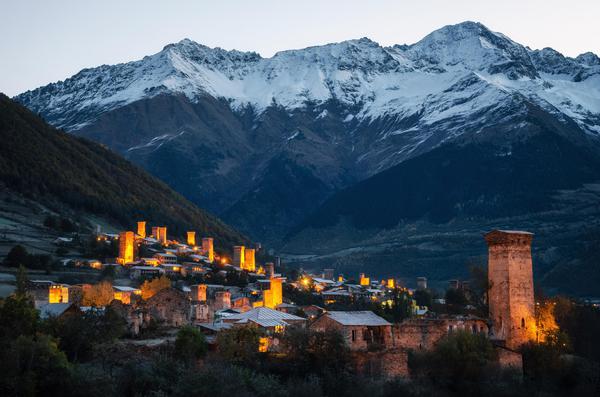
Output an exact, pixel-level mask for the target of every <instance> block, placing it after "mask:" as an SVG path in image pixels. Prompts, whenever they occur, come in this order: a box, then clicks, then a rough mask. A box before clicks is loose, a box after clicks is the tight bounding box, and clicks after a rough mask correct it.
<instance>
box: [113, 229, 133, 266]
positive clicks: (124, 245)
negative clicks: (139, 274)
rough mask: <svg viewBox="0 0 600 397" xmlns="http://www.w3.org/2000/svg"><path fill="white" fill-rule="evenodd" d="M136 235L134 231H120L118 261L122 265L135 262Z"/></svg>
mask: <svg viewBox="0 0 600 397" xmlns="http://www.w3.org/2000/svg"><path fill="white" fill-rule="evenodd" d="M134 237H135V236H134V234H133V232H121V233H119V258H118V259H117V261H118V262H119V263H120V264H122V265H124V264H126V263H130V262H133V255H134V253H133V244H134V242H135V239H134Z"/></svg>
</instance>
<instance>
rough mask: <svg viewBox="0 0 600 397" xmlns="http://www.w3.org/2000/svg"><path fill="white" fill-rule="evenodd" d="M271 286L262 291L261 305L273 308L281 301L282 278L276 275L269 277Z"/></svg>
mask: <svg viewBox="0 0 600 397" xmlns="http://www.w3.org/2000/svg"><path fill="white" fill-rule="evenodd" d="M270 281H271V286H270V287H269V289H268V290H266V291H264V292H263V306H264V307H268V308H270V309H275V308H276V307H277V306H278V305H280V304H282V303H283V292H282V280H281V279H280V278H278V277H271V280H270Z"/></svg>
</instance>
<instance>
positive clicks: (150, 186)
mask: <svg viewBox="0 0 600 397" xmlns="http://www.w3.org/2000/svg"><path fill="white" fill-rule="evenodd" d="M0 140H1V142H2V144H1V145H0V184H2V186H3V190H5V191H6V190H8V191H13V192H16V193H19V194H23V195H24V196H26V197H29V198H30V199H32V200H35V201H38V202H41V203H45V204H49V205H51V206H53V207H54V208H61V207H63V208H67V209H70V210H76V211H81V212H85V213H89V214H94V215H97V216H101V217H105V218H107V219H110V220H113V221H114V222H115V223H117V224H120V225H121V226H122V227H129V228H131V227H133V225H134V222H135V221H137V220H147V221H148V222H149V224H161V225H168V226H169V233H170V235H173V236H177V235H180V236H181V235H183V233H184V232H185V231H186V230H189V229H193V230H198V232H199V233H201V234H202V235H211V236H214V237H215V240H216V242H218V243H219V244H222V245H224V246H227V245H232V244H235V243H239V242H242V241H244V240H245V237H243V236H242V235H241V234H239V233H238V232H236V231H235V230H233V229H232V228H230V227H229V226H227V225H225V224H224V223H223V222H221V221H220V220H218V219H217V218H215V217H213V216H212V215H209V214H207V213H206V212H204V211H203V210H201V209H199V208H198V207H196V206H195V205H193V204H192V203H190V202H189V201H187V200H186V199H184V198H183V197H181V196H180V195H179V194H177V193H175V192H174V191H173V190H171V189H170V188H168V187H167V186H166V185H165V184H164V183H162V182H159V181H157V180H156V179H155V178H154V177H152V176H150V175H149V174H148V173H146V172H145V171H143V170H141V169H140V168H138V167H136V166H134V165H132V164H131V163H129V162H128V161H126V160H124V159H123V158H121V157H119V156H118V155H116V154H114V153H113V152H111V151H110V150H108V149H106V148H104V147H102V146H100V145H98V144H96V143H93V142H90V141H88V140H86V139H83V138H77V137H74V136H71V135H69V134H67V133H64V132H61V131H57V130H56V129H54V128H53V127H50V126H49V125H48V124H46V123H45V122H44V120H42V119H41V118H39V117H38V116H36V115H34V114H33V113H31V111H29V110H27V109H26V108H25V107H23V106H22V105H19V104H17V103H15V102H13V101H11V100H10V99H9V98H7V97H6V96H4V95H2V94H0Z"/></svg>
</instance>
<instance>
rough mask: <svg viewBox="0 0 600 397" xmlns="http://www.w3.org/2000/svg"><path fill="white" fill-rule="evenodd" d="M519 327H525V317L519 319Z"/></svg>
mask: <svg viewBox="0 0 600 397" xmlns="http://www.w3.org/2000/svg"><path fill="white" fill-rule="evenodd" d="M521 328H525V319H524V318H522V319H521Z"/></svg>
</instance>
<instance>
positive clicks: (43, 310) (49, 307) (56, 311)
mask: <svg viewBox="0 0 600 397" xmlns="http://www.w3.org/2000/svg"><path fill="white" fill-rule="evenodd" d="M71 306H73V304H72V303H46V304H45V305H42V306H40V308H39V310H40V317H41V318H49V317H58V316H60V315H61V314H63V313H64V312H66V311H67V310H68V309H69V308H70V307H71Z"/></svg>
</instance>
